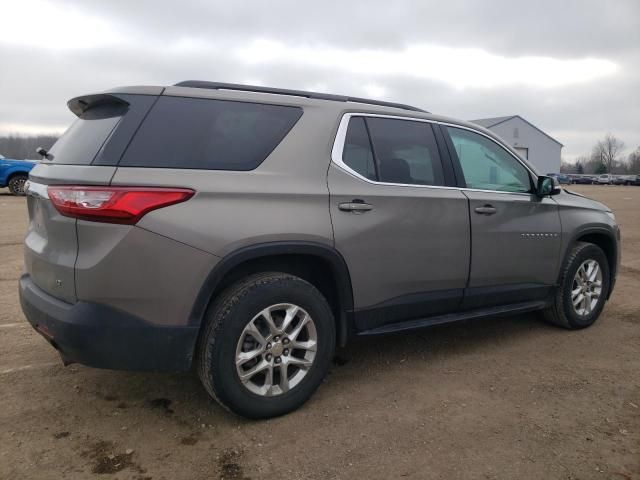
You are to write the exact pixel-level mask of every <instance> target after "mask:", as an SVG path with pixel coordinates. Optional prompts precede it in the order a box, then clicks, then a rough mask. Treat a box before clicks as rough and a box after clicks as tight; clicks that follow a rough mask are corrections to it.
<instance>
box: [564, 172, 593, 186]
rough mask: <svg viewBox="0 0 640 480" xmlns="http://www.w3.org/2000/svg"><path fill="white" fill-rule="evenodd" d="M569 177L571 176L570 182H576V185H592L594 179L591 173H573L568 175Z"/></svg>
mask: <svg viewBox="0 0 640 480" xmlns="http://www.w3.org/2000/svg"><path fill="white" fill-rule="evenodd" d="M570 177H571V183H574V184H578V185H592V184H593V183H595V181H596V179H595V178H594V176H593V175H580V174H574V175H570Z"/></svg>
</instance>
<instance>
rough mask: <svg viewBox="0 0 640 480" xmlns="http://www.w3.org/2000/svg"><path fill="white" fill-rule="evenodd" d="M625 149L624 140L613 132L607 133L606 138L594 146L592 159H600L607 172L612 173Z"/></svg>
mask: <svg viewBox="0 0 640 480" xmlns="http://www.w3.org/2000/svg"><path fill="white" fill-rule="evenodd" d="M623 149H624V142H623V141H622V140H620V139H619V138H617V137H616V136H614V135H612V134H611V133H607V134H606V135H605V136H604V139H603V140H600V141H599V142H598V143H597V144H596V146H595V147H593V154H592V159H593V160H599V161H600V163H602V164H603V165H604V166H605V168H606V169H607V172H608V173H611V172H612V171H613V169H614V168H615V167H616V166H617V163H618V157H619V156H620V154H621V153H622V150H623Z"/></svg>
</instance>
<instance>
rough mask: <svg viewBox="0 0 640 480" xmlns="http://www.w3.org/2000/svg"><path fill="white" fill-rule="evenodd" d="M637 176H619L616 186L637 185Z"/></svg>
mask: <svg viewBox="0 0 640 480" xmlns="http://www.w3.org/2000/svg"><path fill="white" fill-rule="evenodd" d="M637 178H638V175H619V176H618V178H617V182H616V185H637V183H636V182H637Z"/></svg>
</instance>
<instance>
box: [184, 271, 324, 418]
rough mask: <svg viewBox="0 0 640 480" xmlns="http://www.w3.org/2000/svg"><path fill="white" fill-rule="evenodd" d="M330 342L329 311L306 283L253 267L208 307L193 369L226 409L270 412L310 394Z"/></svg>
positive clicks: (277, 412) (252, 413) (246, 413)
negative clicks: (257, 270)
mask: <svg viewBox="0 0 640 480" xmlns="http://www.w3.org/2000/svg"><path fill="white" fill-rule="evenodd" d="M334 348H335V323H334V319H333V314H332V312H331V309H330V308H329V305H328V304H327V301H326V300H325V298H324V297H323V296H322V294H321V293H320V292H319V291H318V290H317V289H316V288H315V287H314V286H313V285H311V284H310V283H308V282H306V281H305V280H302V279H301V278H298V277H295V276H292V275H288V274H283V273H262V274H256V275H252V276H250V277H247V278H246V279H244V280H241V281H239V282H238V283H236V284H234V285H232V286H231V287H229V288H228V289H227V290H225V291H224V292H223V293H222V294H221V295H220V296H219V297H218V299H217V300H216V301H215V302H214V303H213V304H212V306H211V307H210V309H209V311H208V313H207V325H206V327H205V329H204V331H203V332H202V336H201V339H200V344H199V349H198V350H199V351H198V359H197V361H198V373H199V375H200V379H201V381H202V383H203V385H204V387H205V388H206V390H207V391H208V392H209V394H210V395H211V396H212V397H214V398H215V399H216V400H217V401H218V402H220V403H221V404H222V405H223V406H224V407H226V408H227V409H229V410H230V411H232V412H233V413H236V414H238V415H241V416H244V417H248V418H269V417H275V416H278V415H283V414H285V413H288V412H290V411H292V410H295V409H296V408H298V407H300V406H301V405H302V404H303V403H304V402H306V401H307V399H308V398H309V397H311V395H312V394H313V393H314V392H315V390H316V389H317V388H318V386H319V385H320V383H321V382H322V380H323V378H324V377H325V375H326V373H327V371H328V369H329V365H330V360H331V357H332V355H333V351H334Z"/></svg>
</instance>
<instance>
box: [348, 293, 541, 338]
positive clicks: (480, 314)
mask: <svg viewBox="0 0 640 480" xmlns="http://www.w3.org/2000/svg"><path fill="white" fill-rule="evenodd" d="M547 305H548V303H547V302H544V301H533V302H523V303H516V304H512V305H503V306H500V307H491V308H483V309H478V310H470V311H468V312H462V313H452V314H448V315H439V316H436V317H429V318H420V319H415V320H409V321H406V322H399V323H394V324H391V325H386V326H383V327H379V328H375V329H371V330H365V331H362V332H359V333H358V335H383V334H388V333H400V332H406V331H411V330H419V329H422V328H426V327H432V326H434V325H442V324H445V323H452V322H459V321H461V320H471V319H476V318H485V317H498V316H505V315H516V314H520V313H526V312H532V311H535V310H541V309H543V308H545V307H546V306H547Z"/></svg>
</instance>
